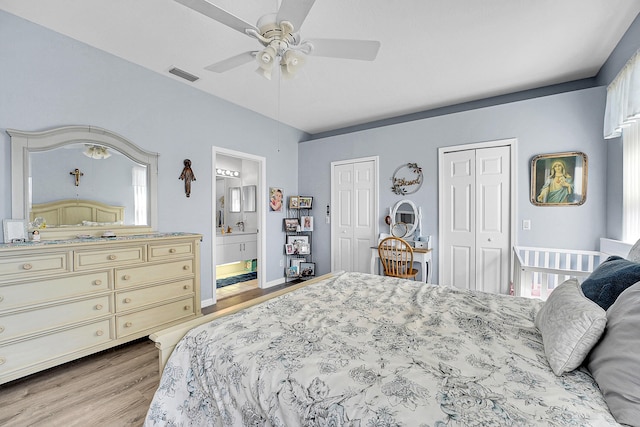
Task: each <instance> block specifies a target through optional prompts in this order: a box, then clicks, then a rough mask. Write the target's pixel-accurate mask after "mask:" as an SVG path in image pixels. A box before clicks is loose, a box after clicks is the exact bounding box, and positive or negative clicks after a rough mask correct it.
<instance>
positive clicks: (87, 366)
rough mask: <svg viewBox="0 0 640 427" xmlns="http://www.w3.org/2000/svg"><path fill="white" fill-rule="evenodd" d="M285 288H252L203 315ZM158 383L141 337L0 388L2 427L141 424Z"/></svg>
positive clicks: (150, 349) (149, 345)
mask: <svg viewBox="0 0 640 427" xmlns="http://www.w3.org/2000/svg"><path fill="white" fill-rule="evenodd" d="M290 284H291V283H289V284H287V285H290ZM287 285H278V286H274V287H271V288H268V289H264V290H263V289H259V288H256V289H252V290H250V291H247V292H243V293H242V294H238V295H234V296H230V297H228V298H224V299H221V300H219V301H218V303H217V304H215V305H213V306H211V307H205V308H204V309H203V310H202V312H203V314H209V313H213V312H215V311H218V310H222V309H224V308H226V307H229V306H233V305H235V304H240V303H242V302H245V301H247V300H250V299H253V298H257V297H259V296H262V295H265V294H268V293H270V292H273V291H277V290H279V289H282V288H284V287H285V286H287ZM41 351H46V349H44V348H43V349H41ZM159 382H160V374H159V372H158V353H157V350H156V348H155V346H154V344H153V342H152V341H150V340H148V339H141V340H138V341H134V342H132V343H129V344H125V345H122V346H119V347H115V348H113V349H109V350H106V351H103V352H101V353H98V354H94V355H91V356H87V357H84V358H82V359H79V360H75V361H73V362H69V363H66V364H64V365H61V366H57V367H55V368H51V369H49V370H46V371H43V372H39V373H37V374H34V375H30V376H28V377H25V378H21V379H18V380H15V381H12V382H10V383H7V384H3V385H0V426H4V427H10V426H11V427H13V426H16V427H24V426H38V427H39V426H46V427H57V426H64V427H69V426H82V427H84V426H87V427H88V426H90V427H112V426H113V427H128V426H141V425H142V423H143V422H144V418H145V416H146V414H147V409H148V408H149V404H150V403H151V399H152V398H153V394H154V393H155V391H156V388H157V387H158V384H159Z"/></svg>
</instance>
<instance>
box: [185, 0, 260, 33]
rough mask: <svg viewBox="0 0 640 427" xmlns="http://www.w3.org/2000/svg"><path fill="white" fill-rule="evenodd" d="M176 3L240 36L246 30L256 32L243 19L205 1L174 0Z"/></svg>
mask: <svg viewBox="0 0 640 427" xmlns="http://www.w3.org/2000/svg"><path fill="white" fill-rule="evenodd" d="M175 1H177V2H178V3H180V4H182V5H185V6H187V7H188V8H190V9H193V10H195V11H196V12H200V13H202V14H203V15H205V16H208V17H209V18H212V19H215V20H216V21H218V22H220V23H221V24H224V25H226V26H227V27H231V28H233V29H234V30H238V31H240V32H241V33H242V34H247V35H249V34H248V33H247V30H248V29H251V30H254V31H258V29H257V28H256V26H255V25H253V24H249V23H248V22H246V21H245V20H243V19H240V18H238V17H237V16H235V15H232V14H231V13H229V12H227V11H226V10H224V9H222V8H220V7H218V6H216V5H215V4H212V3H209V2H208V1H207V0H175Z"/></svg>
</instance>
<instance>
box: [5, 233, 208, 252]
mask: <svg viewBox="0 0 640 427" xmlns="http://www.w3.org/2000/svg"><path fill="white" fill-rule="evenodd" d="M179 238H199V239H200V240H201V239H202V235H201V234H196V233H184V232H157V233H144V234H130V235H122V236H115V237H77V238H74V239H61V240H40V241H26V242H16V243H0V250H6V249H26V248H43V247H58V246H67V245H73V246H77V245H101V244H106V243H113V242H132V241H145V240H158V239H179Z"/></svg>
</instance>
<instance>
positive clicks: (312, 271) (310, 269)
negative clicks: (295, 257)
mask: <svg viewBox="0 0 640 427" xmlns="http://www.w3.org/2000/svg"><path fill="white" fill-rule="evenodd" d="M299 271H300V277H312V276H315V275H316V263H315V262H302V263H300V270H299Z"/></svg>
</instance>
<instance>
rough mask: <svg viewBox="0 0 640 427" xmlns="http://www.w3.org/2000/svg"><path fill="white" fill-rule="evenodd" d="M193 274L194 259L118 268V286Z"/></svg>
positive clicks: (118, 287)
mask: <svg viewBox="0 0 640 427" xmlns="http://www.w3.org/2000/svg"><path fill="white" fill-rule="evenodd" d="M192 274H193V259H186V260H182V261H172V262H165V263H162V264H154V265H145V266H140V267H130V268H118V269H116V288H117V289H121V288H127V287H131V286H136V285H142V284H145V283H153V282H156V281H160V280H163V281H166V280H171V279H180V278H183V277H190V276H191V275H192Z"/></svg>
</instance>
